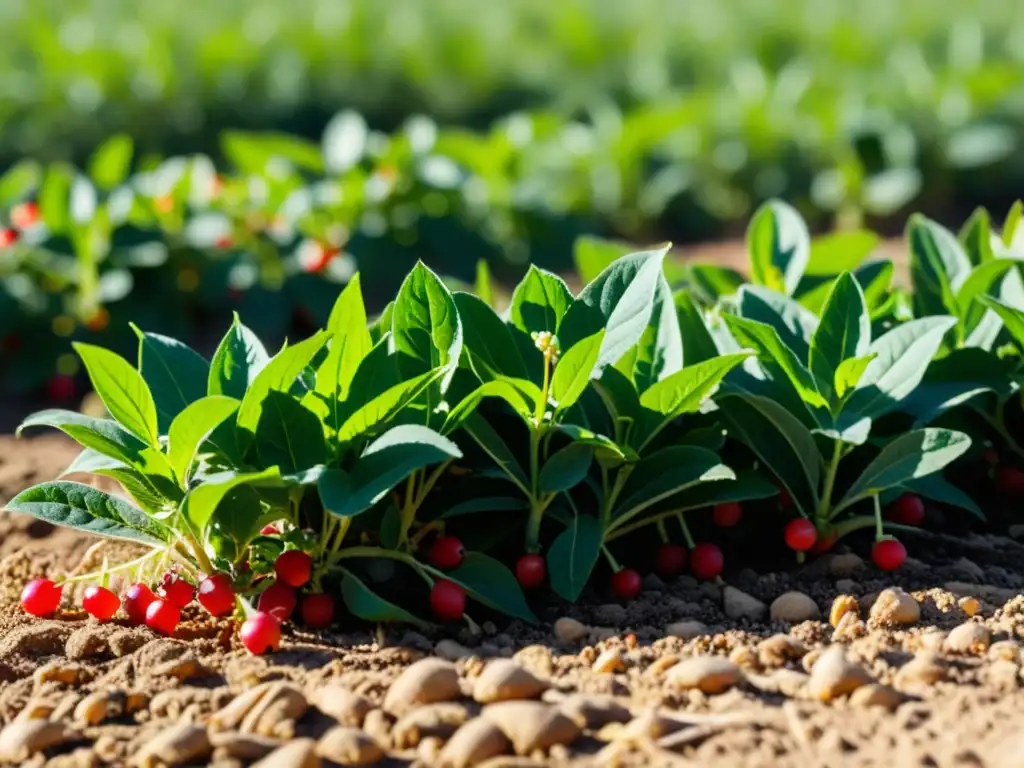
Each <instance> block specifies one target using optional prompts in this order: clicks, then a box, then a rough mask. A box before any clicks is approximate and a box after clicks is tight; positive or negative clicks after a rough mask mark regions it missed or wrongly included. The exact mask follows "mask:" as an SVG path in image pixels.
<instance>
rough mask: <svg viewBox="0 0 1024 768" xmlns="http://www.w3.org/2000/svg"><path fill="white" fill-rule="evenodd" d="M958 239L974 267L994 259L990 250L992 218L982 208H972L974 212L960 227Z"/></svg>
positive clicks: (993, 254)
mask: <svg viewBox="0 0 1024 768" xmlns="http://www.w3.org/2000/svg"><path fill="white" fill-rule="evenodd" d="M959 239H960V244H961V245H962V246H963V248H964V252H965V253H966V254H967V258H969V259H970V260H971V264H972V265H974V266H975V267H977V266H978V265H979V264H985V263H986V262H989V261H992V260H993V259H995V257H996V255H995V253H994V252H993V250H992V220H991V219H990V218H989V215H988V211H986V210H985V209H984V208H981V207H978V208H975V209H974V213H972V214H971V215H970V218H968V219H967V221H966V222H965V223H964V225H963V227H961V228H960V236H959Z"/></svg>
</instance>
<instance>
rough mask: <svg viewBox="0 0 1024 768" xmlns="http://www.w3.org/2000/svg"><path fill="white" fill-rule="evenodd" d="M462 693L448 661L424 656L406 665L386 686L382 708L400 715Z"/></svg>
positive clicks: (456, 672)
mask: <svg viewBox="0 0 1024 768" xmlns="http://www.w3.org/2000/svg"><path fill="white" fill-rule="evenodd" d="M461 695H462V689H461V688H460V687H459V673H458V671H457V670H456V669H455V665H454V664H452V663H451V662H450V661H445V660H444V659H438V658H434V657H428V658H426V659H420V660H419V661H417V662H416V663H415V664H412V665H411V666H409V667H408V668H407V669H406V670H405V671H404V672H403V673H402V674H401V675H399V676H398V679H397V680H395V682H393V683H392V684H391V687H390V688H388V692H387V695H386V696H385V697H384V709H385V711H387V712H390V713H391V714H393V715H395V716H399V717H400V716H401V715H404V714H405V713H406V712H408V711H409V710H412V709H415V708H416V707H418V706H420V705H422V704H433V703H434V702H437V701H454V700H455V699H458V698H459V697H460V696H461Z"/></svg>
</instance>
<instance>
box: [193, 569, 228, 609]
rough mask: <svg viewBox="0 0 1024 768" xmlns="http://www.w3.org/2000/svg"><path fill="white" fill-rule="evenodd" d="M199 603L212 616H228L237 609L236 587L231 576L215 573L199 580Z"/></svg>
mask: <svg viewBox="0 0 1024 768" xmlns="http://www.w3.org/2000/svg"><path fill="white" fill-rule="evenodd" d="M199 604H200V605H201V606H203V608H205V609H206V611H207V612H208V613H209V614H210V615H211V616H226V615H227V614H229V613H231V612H232V611H233V610H234V609H235V588H234V585H233V584H232V583H231V578H230V577H229V576H228V575H227V574H224V573H215V574H213V575H212V576H207V577H206V578H205V579H203V580H202V581H200V582H199Z"/></svg>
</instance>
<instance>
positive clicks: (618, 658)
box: [590, 648, 626, 675]
mask: <svg viewBox="0 0 1024 768" xmlns="http://www.w3.org/2000/svg"><path fill="white" fill-rule="evenodd" d="M625 667H626V665H625V663H624V662H623V659H622V651H621V650H619V649H618V648H609V649H608V650H607V651H605V652H604V653H602V654H601V655H600V656H598V657H597V659H596V660H595V661H594V663H593V664H592V665H591V667H590V668H591V670H593V671H594V672H595V673H597V674H599V675H607V674H613V673H615V672H621V671H622V670H623V669H625Z"/></svg>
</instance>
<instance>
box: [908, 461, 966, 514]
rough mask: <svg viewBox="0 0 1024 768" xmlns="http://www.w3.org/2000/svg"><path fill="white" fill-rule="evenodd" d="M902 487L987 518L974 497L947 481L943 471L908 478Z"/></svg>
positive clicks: (909, 491) (910, 491)
mask: <svg viewBox="0 0 1024 768" xmlns="http://www.w3.org/2000/svg"><path fill="white" fill-rule="evenodd" d="M900 487H901V488H902V489H903V490H904V491H906V492H907V493H916V494H917V495H918V496H924V497H925V498H926V499H931V500H932V501H937V502H939V503H940V504H948V505H949V506H951V507H959V508H960V509H965V510H967V511H968V512H970V513H971V514H972V515H974V516H975V517H977V518H978V519H979V520H982V521H984V520H985V513H984V512H982V511H981V508H980V507H979V506H978V505H977V504H975V503H974V499H972V498H971V497H970V496H968V495H967V494H966V493H964V492H963V491H961V490H960V489H959V488H957V487H956V486H955V485H951V484H950V483H948V482H946V479H945V478H944V477H943V476H942V473H941V472H935V473H933V474H930V475H925V476H924V477H917V478H914V479H913V480H908V481H907V482H905V483H903V484H902V485H901V486H900Z"/></svg>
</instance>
